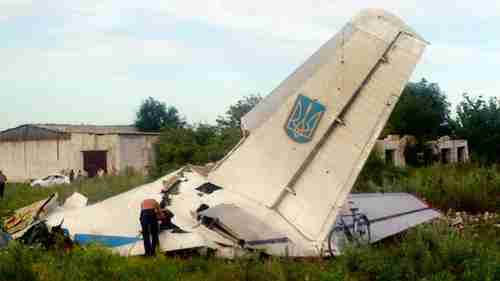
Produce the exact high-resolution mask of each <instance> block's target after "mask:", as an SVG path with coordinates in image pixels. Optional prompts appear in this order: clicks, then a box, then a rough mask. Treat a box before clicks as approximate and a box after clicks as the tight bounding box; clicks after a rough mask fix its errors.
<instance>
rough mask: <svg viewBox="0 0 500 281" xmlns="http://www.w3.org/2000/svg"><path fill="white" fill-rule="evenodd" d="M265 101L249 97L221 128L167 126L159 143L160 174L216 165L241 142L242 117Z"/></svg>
mask: <svg viewBox="0 0 500 281" xmlns="http://www.w3.org/2000/svg"><path fill="white" fill-rule="evenodd" d="M261 99H262V98H261V97H260V96H249V97H245V98H244V99H242V100H239V101H238V102H237V103H236V104H234V105H232V106H230V108H229V110H228V111H227V112H226V116H224V117H219V118H218V119H217V125H216V126H213V125H209V124H203V123H200V124H197V125H195V126H189V125H188V126H184V125H183V126H180V127H164V128H163V129H162V130H161V134H160V140H159V142H158V144H157V146H156V147H157V157H156V171H154V172H155V174H156V175H158V176H159V175H163V174H165V173H167V172H170V171H172V170H173V169H176V168H179V167H181V166H182V165H185V164H187V163H191V164H198V165H203V164H206V163H208V162H216V161H218V160H220V159H222V157H224V155H226V154H227V153H228V152H229V151H230V150H231V149H232V148H233V147H234V146H235V145H236V144H237V143H238V141H239V140H240V139H241V130H240V118H241V117H242V116H243V115H245V114H246V113H247V112H248V111H250V110H251V109H252V108H253V107H254V106H255V105H256V104H257V103H258V102H259V101H260V100H261Z"/></svg>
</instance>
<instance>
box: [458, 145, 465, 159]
mask: <svg viewBox="0 0 500 281" xmlns="http://www.w3.org/2000/svg"><path fill="white" fill-rule="evenodd" d="M457 154H458V157H457V158H458V159H457V160H458V162H461V163H464V162H465V147H464V146H461V147H459V148H458V150H457Z"/></svg>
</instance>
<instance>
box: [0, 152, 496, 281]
mask: <svg viewBox="0 0 500 281" xmlns="http://www.w3.org/2000/svg"><path fill="white" fill-rule="evenodd" d="M143 182H145V179H144V178H142V177H138V176H119V177H109V178H103V179H93V180H89V181H87V182H84V183H81V184H75V185H71V186H65V187H56V188H53V189H49V190H44V189H32V188H29V187H28V186H26V185H9V186H8V187H7V198H6V200H4V201H2V202H1V205H0V212H6V211H8V210H11V209H15V208H18V207H22V206H24V205H26V204H29V203H31V202H33V201H36V200H39V199H41V198H43V197H46V196H47V195H49V194H50V193H52V192H54V191H56V190H57V191H58V192H59V193H60V195H61V197H62V198H64V197H67V196H68V195H70V194H71V193H72V192H73V191H79V192H81V193H83V194H85V195H86V196H88V197H89V198H90V200H91V201H92V202H95V201H99V200H102V199H104V198H107V197H109V196H112V195H113V194H116V193H120V192H122V191H125V190H128V189H130V188H131V187H134V186H137V185H139V184H141V183H143ZM499 187H500V173H499V172H498V170H497V169H496V167H480V166H476V165H473V164H469V165H459V166H434V167H428V168H419V169H408V170H400V169H396V168H393V167H387V166H385V165H383V164H381V163H380V162H377V161H376V160H373V159H372V160H370V162H369V164H368V165H367V166H366V167H365V169H364V171H363V173H362V175H361V176H360V178H359V179H358V181H357V183H356V187H355V190H356V191H363V192H373V191H386V192H389V191H404V192H412V193H415V194H418V195H419V196H421V197H423V198H425V199H426V200H427V201H428V202H430V203H432V204H433V205H434V206H436V207H439V208H441V209H442V210H444V211H446V210H448V209H450V208H452V209H456V210H460V211H462V210H467V211H471V212H480V211H485V210H490V211H496V212H498V211H499V210H500V208H499V202H500V200H499V198H500V197H499V194H500V191H499ZM4 203H5V204H4ZM495 223H500V221H498V217H497V219H496V220H491V221H486V222H485V221H479V222H475V223H469V222H467V223H466V225H465V229H464V230H463V231H461V232H458V231H457V230H456V229H454V228H452V227H449V226H448V225H447V222H446V221H437V222H434V223H432V224H426V225H421V226H419V227H417V228H414V229H411V230H410V231H408V232H406V233H403V234H401V235H399V236H396V237H393V238H391V239H388V240H385V241H383V242H381V243H377V244H375V245H372V246H369V247H364V248H352V249H348V250H347V252H346V253H345V254H344V255H343V256H341V257H337V258H334V259H330V260H324V259H313V260H293V259H286V258H281V259H280V258H270V259H257V258H253V259H237V260H232V261H228V260H222V259H217V258H208V257H195V258H191V259H177V258H168V257H164V256H159V257H156V258H153V259H145V258H142V257H131V258H126V257H120V256H118V255H115V254H112V253H111V252H110V251H109V250H107V249H104V248H101V247H98V246H90V247H85V248H77V249H75V250H73V251H70V252H61V251H45V250H43V249H41V248H38V247H27V246H23V245H20V244H18V243H11V244H10V245H9V247H8V248H5V249H2V250H0V281H4V280H5V281H24V280H30V281H31V280H33V281H49V280H50V281H58V280H68V281H73V280H95V281H99V280H141V281H142V280H188V281H189V280H192V281H202V280H203V281H211V280H214V281H215V280H222V281H224V280H228V281H229V280H245V281H247V280H283V281H284V280H307V281H315V280H331V281H333V280H345V281H372V280H373V281H377V280H388V281H391V280H405V281H438V280H440V281H441V280H442V281H452V280H454V281H480V280H481V281H482V280H485V281H494V280H500V228H499V227H497V226H495Z"/></svg>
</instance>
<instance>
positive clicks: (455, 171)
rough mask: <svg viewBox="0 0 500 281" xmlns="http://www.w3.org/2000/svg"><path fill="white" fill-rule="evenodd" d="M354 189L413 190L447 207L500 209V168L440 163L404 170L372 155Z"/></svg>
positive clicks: (481, 210) (361, 190) (357, 190)
mask: <svg viewBox="0 0 500 281" xmlns="http://www.w3.org/2000/svg"><path fill="white" fill-rule="evenodd" d="M354 191H355V192H409V193H412V194H416V195H418V196H419V197H421V198H422V199H424V200H425V201H427V202H428V203H430V204H431V205H432V206H433V207H435V208H439V209H441V210H443V211H447V210H448V209H453V210H460V211H468V212H473V213H478V212H485V211H490V212H500V172H499V170H498V167H496V166H492V167H481V166H479V165H477V164H461V165H445V166H443V165H436V166H432V167H425V168H409V169H406V170H404V169H398V168H395V167H387V166H385V165H384V164H381V163H380V161H378V160H377V159H373V158H371V159H370V160H369V161H368V162H367V164H366V165H365V167H364V169H363V172H362V174H361V176H360V177H359V178H358V180H357V182H356V185H355V187H354Z"/></svg>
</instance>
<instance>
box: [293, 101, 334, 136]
mask: <svg viewBox="0 0 500 281" xmlns="http://www.w3.org/2000/svg"><path fill="white" fill-rule="evenodd" d="M325 110H326V108H325V106H324V105H322V104H320V103H319V102H317V101H315V100H312V99H310V98H308V97H306V96H303V95H299V96H298V97H297V100H296V101H295V105H294V106H293V109H292V112H290V116H289V117H288V120H287V122H286V125H285V131H286V133H287V134H288V136H289V137H290V138H291V139H292V140H294V141H296V142H298V143H306V142H309V141H311V140H312V137H313V134H314V131H315V130H316V128H317V127H318V124H319V121H320V120H321V117H323V113H324V112H325Z"/></svg>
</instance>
